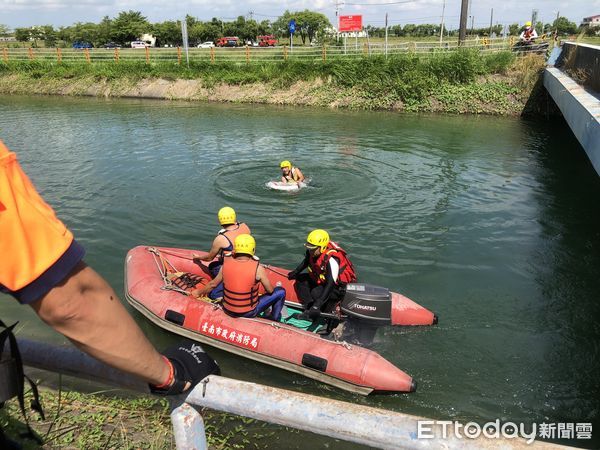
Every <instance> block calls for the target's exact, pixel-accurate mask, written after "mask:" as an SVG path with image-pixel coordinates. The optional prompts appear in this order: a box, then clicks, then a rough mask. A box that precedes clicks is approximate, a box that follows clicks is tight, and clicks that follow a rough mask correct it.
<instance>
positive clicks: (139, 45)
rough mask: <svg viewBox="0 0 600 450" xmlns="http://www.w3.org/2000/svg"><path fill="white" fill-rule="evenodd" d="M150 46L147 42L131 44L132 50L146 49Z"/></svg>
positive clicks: (133, 42)
mask: <svg viewBox="0 0 600 450" xmlns="http://www.w3.org/2000/svg"><path fill="white" fill-rule="evenodd" d="M149 46H150V45H149V44H148V43H147V42H144V41H132V42H131V48H146V47H149Z"/></svg>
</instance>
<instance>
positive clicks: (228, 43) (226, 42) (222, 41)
mask: <svg viewBox="0 0 600 450" xmlns="http://www.w3.org/2000/svg"><path fill="white" fill-rule="evenodd" d="M239 44H240V38H238V37H237V36H227V37H222V38H219V39H217V40H216V41H215V45H216V46H217V47H237V46H238V45H239Z"/></svg>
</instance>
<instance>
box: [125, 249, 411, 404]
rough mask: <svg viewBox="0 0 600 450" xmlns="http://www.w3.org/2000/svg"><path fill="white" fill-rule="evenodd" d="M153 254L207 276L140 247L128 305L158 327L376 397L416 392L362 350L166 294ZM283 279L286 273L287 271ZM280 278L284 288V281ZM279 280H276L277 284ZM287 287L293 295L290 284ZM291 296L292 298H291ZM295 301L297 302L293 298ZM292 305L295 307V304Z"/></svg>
mask: <svg viewBox="0 0 600 450" xmlns="http://www.w3.org/2000/svg"><path fill="white" fill-rule="evenodd" d="M149 249H156V250H158V251H159V252H164V254H165V255H168V258H169V262H170V263H171V264H172V265H173V266H175V267H177V270H179V271H182V272H187V273H195V274H198V275H204V274H203V273H202V271H201V270H200V269H199V268H198V266H197V265H196V264H194V263H193V262H192V261H191V259H192V254H194V255H198V254H199V253H201V252H194V251H191V250H184V249H172V248H156V247H145V246H139V247H135V248H133V249H132V250H130V251H129V252H128V254H127V257H126V260H125V294H126V298H127V300H128V302H129V303H130V304H131V305H132V306H133V307H134V308H135V309H136V310H138V311H139V312H140V313H142V314H143V315H144V316H145V317H146V318H148V319H149V320H150V321H151V322H153V323H154V324H155V325H157V326H159V327H161V328H163V329H165V330H167V331H170V332H173V333H175V334H178V335H181V336H186V337H188V338H191V339H194V340H196V341H199V342H202V343H205V344H208V345H211V346H214V347H218V348H221V349H223V350H226V351H228V352H231V353H234V354H237V355H240V356H244V357H246V358H250V359H253V360H257V361H260V362H263V363H266V364H270V365H272V366H276V367H279V368H282V369H286V370H289V371H292V372H296V373H300V374H302V375H304V376H307V377H309V378H313V379H316V380H318V381H321V382H324V383H328V384H331V385H333V386H336V387H338V388H341V389H345V390H348V391H351V392H355V393H359V394H363V395H367V394H369V393H372V392H380V393H393V392H413V391H414V390H415V389H416V383H415V382H414V380H413V379H412V378H411V377H410V376H409V375H408V374H406V373H405V372H403V371H402V370H400V369H399V368H397V367H396V366H394V365H393V364H392V363H390V362H389V361H387V360H386V359H385V358H383V357H382V356H380V355H379V354H377V353H375V352H374V351H371V350H369V349H366V348H363V347H361V346H358V345H352V344H348V343H345V342H334V341H329V340H326V339H323V338H322V337H320V336H319V335H317V334H315V333H313V332H310V331H306V330H303V329H299V328H296V327H294V326H292V325H289V324H286V323H280V322H273V321H270V320H266V319H262V318H233V317H230V316H228V315H227V314H225V313H224V312H223V310H222V309H221V307H220V306H218V305H216V304H213V303H210V302H207V301H202V300H198V299H195V298H193V297H191V296H187V295H184V294H182V293H181V292H177V291H174V290H169V289H164V286H165V284H164V279H163V277H162V275H161V272H160V270H159V268H157V262H156V259H155V257H154V255H153V253H152V252H151V251H149ZM279 270H281V274H284V273H286V272H284V269H279ZM281 274H275V273H274V275H277V276H278V277H280V278H281V280H280V281H282V285H283V284H284V282H283V278H284V276H283V275H281ZM277 281H279V279H277V278H275V279H274V280H273V282H274V283H277ZM285 282H286V283H288V284H286V286H287V287H288V288H290V293H292V292H293V288H292V286H290V285H289V283H290V282H289V280H287V277H285ZM292 297H293V295H292ZM290 300H292V301H293V300H297V299H293V298H292V299H290ZM292 304H293V303H292Z"/></svg>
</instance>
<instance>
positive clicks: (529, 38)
mask: <svg viewBox="0 0 600 450" xmlns="http://www.w3.org/2000/svg"><path fill="white" fill-rule="evenodd" d="M537 37H538V34H537V31H535V28H534V27H533V26H532V25H531V22H530V21H527V22H525V29H524V30H523V31H522V32H521V34H520V35H519V40H520V41H521V42H524V43H528V44H529V43H533V41H534V40H535V39H536V38H537Z"/></svg>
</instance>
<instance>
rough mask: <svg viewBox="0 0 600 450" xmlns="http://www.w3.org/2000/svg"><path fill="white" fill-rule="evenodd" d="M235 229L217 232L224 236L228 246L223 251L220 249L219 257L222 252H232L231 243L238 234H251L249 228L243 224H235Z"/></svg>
mask: <svg viewBox="0 0 600 450" xmlns="http://www.w3.org/2000/svg"><path fill="white" fill-rule="evenodd" d="M236 225H237V228H233V229H231V230H226V229H225V228H224V229H222V230H221V231H219V234H220V235H222V236H225V239H227V240H228V241H229V245H228V246H227V247H225V248H223V249H221V255H222V254H223V252H230V251H232V250H233V241H235V238H236V237H238V236H239V235H240V234H252V233H250V228H249V227H248V225H246V224H245V223H243V222H242V223H236Z"/></svg>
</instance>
